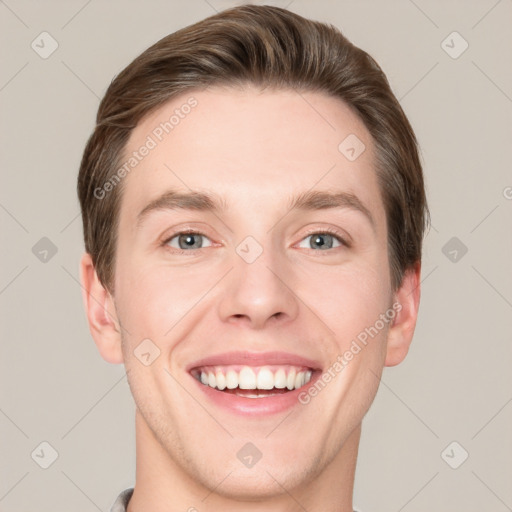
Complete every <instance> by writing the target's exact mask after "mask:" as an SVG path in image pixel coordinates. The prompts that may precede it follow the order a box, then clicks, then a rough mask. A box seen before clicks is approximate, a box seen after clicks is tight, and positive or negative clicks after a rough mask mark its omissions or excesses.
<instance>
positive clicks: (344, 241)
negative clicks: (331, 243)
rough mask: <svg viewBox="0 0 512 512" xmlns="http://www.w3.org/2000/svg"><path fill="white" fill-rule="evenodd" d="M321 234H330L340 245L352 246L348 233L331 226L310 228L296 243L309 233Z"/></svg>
mask: <svg viewBox="0 0 512 512" xmlns="http://www.w3.org/2000/svg"><path fill="white" fill-rule="evenodd" d="M321 234H326V235H332V236H334V237H335V238H337V239H338V241H339V242H340V244H341V245H344V246H345V247H352V238H351V237H350V235H349V234H348V233H346V232H345V231H342V230H339V229H336V228H332V227H327V228H326V227H323V228H319V227H315V228H311V229H309V230H308V231H307V232H306V234H305V235H304V236H303V237H302V238H301V239H300V240H299V242H298V243H300V242H302V241H303V240H304V239H305V238H308V237H309V236H311V235H321ZM315 252H318V251H315Z"/></svg>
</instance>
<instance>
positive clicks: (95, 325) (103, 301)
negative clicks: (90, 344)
mask: <svg viewBox="0 0 512 512" xmlns="http://www.w3.org/2000/svg"><path fill="white" fill-rule="evenodd" d="M80 280H81V282H82V297H83V301H84V307H85V312H86V315H87V320H88V322H89V329H90V331H91V335H92V337H93V339H94V342H95V343H96V346H97V347H98V350H99V351H100V354H101V356H102V357H103V359H104V360H105V361H107V362H109V363H113V364H120V363H122V362H123V354H122V350H121V329H120V326H119V320H118V318H117V312H116V309H115V304H114V301H113V299H112V295H111V294H110V292H109V291H108V290H107V289H106V288H105V287H104V286H103V285H102V284H101V282H100V280H99V278H98V275H97V273H96V269H95V268H94V265H93V262H92V258H91V255H90V254H88V253H85V254H84V255H83V256H82V260H81V261H80Z"/></svg>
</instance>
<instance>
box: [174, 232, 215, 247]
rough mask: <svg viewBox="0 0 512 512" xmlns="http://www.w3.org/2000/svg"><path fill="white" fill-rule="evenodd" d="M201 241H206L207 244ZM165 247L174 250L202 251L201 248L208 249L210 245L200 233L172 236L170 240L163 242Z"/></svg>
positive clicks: (183, 233)
mask: <svg viewBox="0 0 512 512" xmlns="http://www.w3.org/2000/svg"><path fill="white" fill-rule="evenodd" d="M203 240H207V241H208V242H207V243H206V244H205V243H204V242H203ZM165 245H168V246H170V247H172V248H174V249H181V250H188V249H202V248H203V247H210V246H211V245H212V244H211V241H210V240H209V238H208V237H206V236H205V235H203V234H202V233H195V232H181V233H176V234H174V235H173V236H172V237H171V238H168V239H167V240H166V241H165Z"/></svg>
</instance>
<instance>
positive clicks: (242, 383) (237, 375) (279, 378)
mask: <svg viewBox="0 0 512 512" xmlns="http://www.w3.org/2000/svg"><path fill="white" fill-rule="evenodd" d="M312 374H313V372H312V371H311V370H303V369H301V368H294V367H290V368H284V367H278V368H271V367H269V366H263V367H261V368H259V371H258V369H253V368H251V367H250V366H243V367H241V368H240V369H239V370H237V369H233V368H230V369H227V368H209V369H206V368H204V369H202V370H201V371H199V372H197V374H196V375H197V377H198V379H199V380H200V381H201V382H202V383H203V384H205V385H206V386H210V387H212V388H217V389H220V390H223V389H226V388H227V389H235V388H237V387H238V388H240V389H273V388H277V389H284V388H287V389H289V390H290V391H291V390H292V389H297V388H300V387H302V386H304V384H307V383H308V382H309V381H310V380H311V375H312Z"/></svg>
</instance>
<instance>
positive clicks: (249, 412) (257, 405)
mask: <svg viewBox="0 0 512 512" xmlns="http://www.w3.org/2000/svg"><path fill="white" fill-rule="evenodd" d="M317 373H319V372H316V371H315V372H314V373H313V375H312V378H311V380H310V381H309V382H308V383H307V384H305V385H304V386H302V387H300V388H299V389H294V390H293V391H288V392H287V393H282V394H278V395H273V396H268V397H264V398H247V397H243V396H239V395H234V394H232V393H224V392H222V391H219V390H217V389H214V388H211V387H210V386H205V385H204V384H202V383H201V382H199V381H198V380H197V379H196V378H194V377H192V376H191V377H192V379H194V381H195V382H196V384H197V385H198V386H199V388H200V389H201V391H202V392H203V393H204V394H205V395H206V396H207V397H208V398H209V399H210V400H211V401H212V402H214V403H215V404H216V405H218V406H220V407H224V408H226V409H228V410H230V411H232V412H234V413H237V414H242V415H245V416H263V415H270V414H277V413H280V412H283V411H286V410H288V409H291V408H292V407H293V406H294V405H301V403H300V402H299V394H300V393H303V392H304V391H305V390H306V389H307V388H308V387H310V386H311V385H312V384H313V382H314V381H315V380H316V378H317V377H318V375H317Z"/></svg>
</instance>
